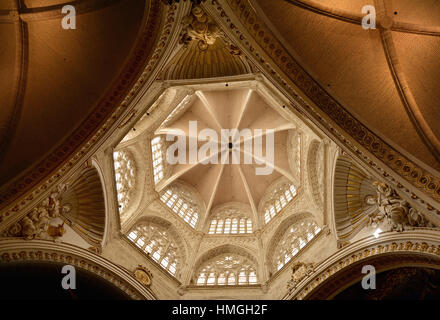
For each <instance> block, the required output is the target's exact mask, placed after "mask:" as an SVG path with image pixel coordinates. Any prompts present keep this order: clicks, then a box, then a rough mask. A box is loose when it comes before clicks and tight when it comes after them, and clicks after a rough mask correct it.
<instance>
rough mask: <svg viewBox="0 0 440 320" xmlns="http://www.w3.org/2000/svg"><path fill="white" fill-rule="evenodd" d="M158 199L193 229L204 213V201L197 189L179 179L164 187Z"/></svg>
mask: <svg viewBox="0 0 440 320" xmlns="http://www.w3.org/2000/svg"><path fill="white" fill-rule="evenodd" d="M160 200H161V201H162V202H163V203H164V204H165V205H166V206H167V207H168V208H169V209H170V210H171V211H173V212H174V213H175V214H177V215H178V216H180V217H181V218H182V219H183V220H184V221H185V222H186V223H188V224H189V225H190V226H191V227H192V228H194V229H195V228H196V226H197V225H198V224H199V221H201V220H202V219H201V217H203V216H204V215H205V213H206V207H205V202H204V201H203V199H202V198H201V197H200V194H199V193H198V192H197V190H196V189H195V188H194V187H192V186H190V185H189V184H187V183H186V182H183V181H181V180H178V181H174V182H173V183H172V184H171V185H170V186H168V187H167V188H165V189H164V190H163V191H162V192H161V193H160Z"/></svg>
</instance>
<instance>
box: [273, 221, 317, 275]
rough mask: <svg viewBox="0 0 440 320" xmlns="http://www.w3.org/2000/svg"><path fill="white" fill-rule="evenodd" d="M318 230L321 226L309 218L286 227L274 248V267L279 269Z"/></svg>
mask: <svg viewBox="0 0 440 320" xmlns="http://www.w3.org/2000/svg"><path fill="white" fill-rule="evenodd" d="M320 231H321V228H320V227H319V226H318V225H317V224H316V223H315V222H314V221H313V220H311V219H306V220H302V221H299V222H296V223H294V224H292V225H291V226H290V227H288V228H287V229H286V231H285V232H284V234H283V235H282V237H281V240H280V241H279V243H278V244H277V246H276V248H275V252H274V255H273V257H274V258H273V265H274V267H275V269H276V270H280V269H281V268H282V267H283V266H284V265H286V264H287V263H288V262H289V261H290V260H291V259H292V258H293V257H294V256H296V255H297V254H298V253H299V252H300V251H301V249H302V248H304V247H305V245H306V244H307V243H308V242H309V241H310V240H312V239H313V238H314V237H315V236H316V235H317V234H318V233H319V232H320Z"/></svg>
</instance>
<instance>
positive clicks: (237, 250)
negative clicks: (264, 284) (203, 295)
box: [192, 245, 258, 285]
mask: <svg viewBox="0 0 440 320" xmlns="http://www.w3.org/2000/svg"><path fill="white" fill-rule="evenodd" d="M194 270H195V272H194V275H193V278H192V282H193V283H194V284H197V285H250V284H257V283H258V274H257V272H258V262H257V259H256V258H255V257H254V256H253V255H252V254H251V253H249V252H248V251H247V250H245V249H243V248H241V247H238V246H233V245H223V246H220V247H217V248H214V249H211V250H209V251H207V252H205V253H204V254H203V255H202V256H201V257H200V258H199V259H198V260H197V262H196V264H195V268H194Z"/></svg>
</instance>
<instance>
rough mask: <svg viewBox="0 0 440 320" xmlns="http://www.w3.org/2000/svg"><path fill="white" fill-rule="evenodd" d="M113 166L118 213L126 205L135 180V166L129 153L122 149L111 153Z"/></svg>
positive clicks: (121, 211)
mask: <svg viewBox="0 0 440 320" xmlns="http://www.w3.org/2000/svg"><path fill="white" fill-rule="evenodd" d="M113 159H114V166H115V179H116V190H117V196H118V203H119V213H121V214H122V213H123V212H124V211H125V209H126V208H127V206H128V202H129V201H130V197H131V195H132V188H133V186H134V182H135V167H134V162H133V160H132V158H131V157H130V155H129V154H128V153H126V152H124V151H116V152H114V153H113Z"/></svg>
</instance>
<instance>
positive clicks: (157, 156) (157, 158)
mask: <svg viewBox="0 0 440 320" xmlns="http://www.w3.org/2000/svg"><path fill="white" fill-rule="evenodd" d="M162 146H163V143H162V138H161V137H156V138H154V139H153V140H151V153H152V157H153V175H154V182H155V183H158V182H159V181H160V180H162V179H163V176H164V167H163V150H162Z"/></svg>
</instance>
